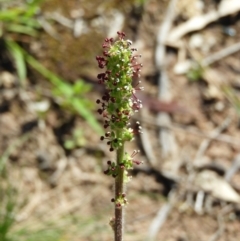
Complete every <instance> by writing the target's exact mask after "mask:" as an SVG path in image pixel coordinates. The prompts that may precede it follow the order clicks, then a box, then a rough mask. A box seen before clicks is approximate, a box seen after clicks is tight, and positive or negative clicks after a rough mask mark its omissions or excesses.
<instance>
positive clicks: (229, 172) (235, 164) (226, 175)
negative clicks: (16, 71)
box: [224, 154, 240, 182]
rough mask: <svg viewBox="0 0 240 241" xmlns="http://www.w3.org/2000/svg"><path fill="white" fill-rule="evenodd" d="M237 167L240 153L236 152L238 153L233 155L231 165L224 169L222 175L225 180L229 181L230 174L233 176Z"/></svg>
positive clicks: (238, 166) (239, 161) (238, 167)
mask: <svg viewBox="0 0 240 241" xmlns="http://www.w3.org/2000/svg"><path fill="white" fill-rule="evenodd" d="M239 169H240V154H238V155H237V156H236V157H235V159H234V161H233V163H232V165H231V167H230V168H229V169H228V170H227V171H226V173H225V176H224V178H225V180H227V181H228V182H230V180H231V178H232V176H233V175H234V174H235V173H236V172H237V171H238V170H239Z"/></svg>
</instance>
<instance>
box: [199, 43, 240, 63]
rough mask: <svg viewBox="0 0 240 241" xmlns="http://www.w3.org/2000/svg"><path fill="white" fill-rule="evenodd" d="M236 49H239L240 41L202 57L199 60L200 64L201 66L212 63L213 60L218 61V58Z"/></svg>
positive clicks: (232, 52)
mask: <svg viewBox="0 0 240 241" xmlns="http://www.w3.org/2000/svg"><path fill="white" fill-rule="evenodd" d="M238 51H240V42H239V43H235V44H233V45H231V46H228V47H226V48H224V49H222V50H220V51H218V52H216V53H213V54H211V55H209V56H208V57H206V58H204V59H203V60H202V61H201V65H202V66H203V67H206V66H209V65H210V64H213V63H214V62H216V61H219V60H221V59H223V58H225V57H227V56H229V55H231V54H234V53H236V52H238Z"/></svg>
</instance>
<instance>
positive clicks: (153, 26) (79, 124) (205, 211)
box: [0, 0, 240, 241]
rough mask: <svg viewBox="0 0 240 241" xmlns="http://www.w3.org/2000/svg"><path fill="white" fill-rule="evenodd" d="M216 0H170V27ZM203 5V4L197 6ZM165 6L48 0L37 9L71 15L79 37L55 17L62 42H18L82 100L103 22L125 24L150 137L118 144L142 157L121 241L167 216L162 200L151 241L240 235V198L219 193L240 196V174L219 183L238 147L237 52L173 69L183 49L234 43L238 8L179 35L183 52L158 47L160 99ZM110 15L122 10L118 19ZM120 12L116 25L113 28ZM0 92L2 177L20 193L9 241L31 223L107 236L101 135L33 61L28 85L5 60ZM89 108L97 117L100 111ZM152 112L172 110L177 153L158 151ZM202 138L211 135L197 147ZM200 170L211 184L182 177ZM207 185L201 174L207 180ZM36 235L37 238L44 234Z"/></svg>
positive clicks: (190, 55)
mask: <svg viewBox="0 0 240 241" xmlns="http://www.w3.org/2000/svg"><path fill="white" fill-rule="evenodd" d="M218 2H219V1H214V0H212V1H198V0H192V1H191V0H184V1H179V3H178V7H177V10H178V11H177V13H176V16H175V20H174V23H173V27H172V28H174V27H176V26H178V25H180V24H182V23H183V22H185V21H187V20H189V19H190V18H192V17H194V16H196V15H197V14H204V13H206V12H208V11H210V10H214V9H216V8H217V6H218V5H219V3H218ZM200 3H202V4H203V5H202V6H203V8H199V7H198V6H199V4H200ZM168 4H169V1H157V0H149V1H77V0H71V1H60V0H49V1H46V2H45V4H44V5H43V10H42V12H41V14H42V16H44V17H46V16H51V14H52V15H54V13H58V14H60V15H61V16H64V17H66V18H68V19H70V20H71V21H75V23H76V21H77V20H79V21H82V24H83V26H82V29H81V33H80V34H79V36H77V37H74V36H73V29H72V28H68V27H66V26H63V25H62V24H60V23H59V22H58V21H53V22H52V27H53V28H54V29H55V30H54V31H55V32H54V33H57V36H58V37H59V39H57V38H54V36H50V35H49V33H46V32H42V33H41V35H40V37H39V40H36V39H34V40H33V41H32V42H30V43H28V44H26V43H25V45H24V46H26V48H27V49H28V50H29V51H30V52H31V54H33V55H34V56H35V57H36V58H37V59H38V60H39V61H41V63H43V64H44V66H46V67H47V68H49V69H50V70H52V71H54V72H56V73H57V74H58V75H59V76H61V77H63V78H64V79H65V80H66V81H68V82H69V83H74V82H75V81H76V80H77V79H79V78H81V79H83V80H84V81H85V82H86V83H88V84H90V85H91V86H92V90H91V92H90V93H88V94H87V98H89V99H90V100H95V99H97V98H99V96H101V88H99V86H98V85H97V80H96V75H97V73H98V68H97V63H96V60H95V56H96V55H99V54H101V45H102V42H103V39H104V38H105V37H106V35H107V33H109V32H111V31H112V30H111V29H112V25H114V26H115V25H116V26H118V27H120V28H121V29H123V30H124V31H125V32H126V34H127V37H128V38H129V39H132V40H133V41H134V46H136V47H137V48H138V49H139V52H141V54H142V59H141V60H142V64H143V66H144V67H143V70H142V74H141V80H142V85H143V86H144V87H145V91H144V94H143V104H144V111H143V112H142V114H139V115H138V116H137V117H136V118H137V119H138V120H140V122H141V123H142V125H143V127H144V129H145V130H146V133H147V134H148V137H147V140H146V139H145V140H142V139H141V137H139V136H136V141H134V142H131V143H130V144H129V146H128V147H127V149H128V150H129V152H132V151H133V150H134V149H140V150H141V154H139V156H138V159H139V160H140V161H143V162H144V164H143V165H142V166H137V167H136V169H135V170H134V171H133V172H132V176H133V178H132V180H131V182H130V183H129V184H128V185H127V198H128V202H129V204H128V205H127V207H126V210H125V240H127V241H145V240H150V239H149V237H150V236H151V235H153V233H154V232H153V231H151V232H150V227H152V224H153V221H154V220H156V218H157V217H158V219H159V211H161V210H162V214H163V213H164V212H163V210H164V209H163V208H164V207H165V209H166V208H169V212H168V215H167V216H166V220H165V221H164V222H163V224H162V226H161V227H160V228H159V229H157V231H156V237H155V240H164V241H200V240H202V241H207V240H209V241H210V240H212V241H216V240H218V241H235V240H239V239H240V232H239V230H240V205H239V200H240V199H239V200H238V201H236V199H237V198H238V196H237V197H236V196H234V198H233V199H234V200H233V199H231V200H230V198H228V195H230V194H229V192H230V191H229V189H231V191H232V190H233V192H234V193H235V194H236V195H240V193H239V192H240V184H239V183H240V175H239V171H237V172H236V173H235V174H234V175H233V176H232V177H231V180H228V182H227V181H225V180H226V179H224V175H225V174H226V173H227V172H228V170H229V169H230V168H231V167H232V164H233V162H234V160H235V158H236V157H237V155H238V154H239V152H240V145H239V142H238V141H239V140H240V124H239V123H240V122H239V120H240V119H239V110H240V109H239V103H240V92H239V90H240V88H239V86H240V72H239V71H240V54H239V52H236V53H233V54H230V55H229V56H228V57H226V58H222V59H220V60H219V61H216V62H215V63H213V64H212V65H210V66H208V67H206V68H205V69H204V70H203V71H202V70H199V69H198V71H200V77H199V78H197V80H195V81H192V80H190V77H189V74H190V72H188V74H184V75H178V74H176V72H175V71H174V67H175V66H176V64H177V63H178V61H179V59H181V58H182V57H181V56H185V57H184V58H185V59H186V58H187V59H192V60H195V61H199V60H201V59H204V58H205V57H207V56H210V55H212V54H213V53H215V52H217V51H219V50H222V49H224V48H226V47H227V46H230V45H232V44H234V43H237V42H239V39H240V14H239V13H238V12H236V13H235V14H233V15H231V16H227V17H224V18H220V19H219V20H218V21H217V22H214V23H211V24H209V25H208V26H206V27H205V28H203V29H201V30H199V31H197V32H193V33H189V34H188V35H187V36H184V37H183V38H182V40H183V43H184V44H183V48H182V49H178V48H176V47H174V46H170V45H167V53H166V59H165V63H164V64H166V66H167V67H166V68H167V74H168V77H169V79H170V85H171V88H170V93H171V98H170V100H169V101H162V100H161V101H159V100H158V98H157V96H158V81H157V79H158V76H159V74H161V73H159V69H158V68H157V66H156V63H155V53H156V52H155V51H156V46H157V41H156V39H157V33H158V31H159V27H160V26H161V24H162V23H163V21H164V20H165V18H166V12H167V7H168ZM187 6H189V7H187ZM116 16H120V17H119V19H120V20H119V19H118V21H117V22H116V21H114V19H115V18H117V17H116ZM121 17H122V18H123V19H124V21H123V22H122V25H121V24H120V25H119V22H121ZM121 29H114V31H115V32H116V31H118V30H121ZM194 36H195V37H196V38H200V39H203V44H202V45H201V46H199V47H196V48H193V47H191V45H190V42H191V41H193V37H194ZM55 37H56V36H55ZM181 51H182V52H183V55H181V53H180V52H181ZM193 74H195V75H196V71H195V72H193ZM0 88H1V89H0V90H1V95H0V126H1V132H0V153H2V154H1V155H2V156H3V157H4V158H5V160H6V165H7V173H8V179H9V180H10V183H11V185H12V186H13V187H14V188H15V190H16V191H17V192H16V193H17V194H16V199H17V207H16V214H15V222H14V225H13V226H12V229H11V233H12V234H19V238H18V240H30V239H24V236H21V235H23V234H21V230H25V231H26V232H27V233H28V235H30V233H32V234H36V233H39V232H40V231H39V230H41V231H42V232H43V233H44V235H45V234H46V233H48V232H49V231H54V230H56V233H57V234H56V235H55V234H54V235H55V236H54V235H53V234H51V235H52V236H53V237H57V238H56V239H54V240H62V241H63V240H64V241H70V240H71V241H95V240H96V241H108V240H113V232H112V230H111V227H110V225H109V220H110V218H111V217H112V215H113V204H112V203H111V201H110V200H111V198H112V197H113V182H114V179H112V178H110V177H108V176H105V175H104V174H103V171H104V170H105V168H106V162H107V160H109V159H114V155H113V154H112V153H110V152H109V151H108V146H107V145H106V143H104V142H101V141H99V139H100V138H99V137H100V135H99V134H98V133H96V132H95V131H93V130H92V128H91V127H90V126H89V124H88V123H87V122H86V121H85V120H84V118H82V117H81V116H78V115H75V114H73V113H72V112H71V111H70V110H66V109H62V108H61V107H60V106H59V105H58V102H57V101H56V99H55V98H54V97H53V96H52V95H51V88H52V86H51V84H50V83H49V82H48V81H47V80H46V79H44V78H43V77H42V76H40V75H39V74H37V73H36V72H34V71H33V70H32V69H31V68H30V69H29V78H28V80H27V85H26V86H25V87H24V88H22V87H19V82H18V78H17V75H16V72H15V71H14V69H13V66H12V65H11V64H10V65H4V66H3V67H1V71H0ZM39 103H41V104H43V105H45V106H46V105H47V106H48V105H49V107H47V111H45V112H44V113H42V112H41V111H38V109H37V105H38V104H39ZM96 108H97V107H96ZM93 113H94V116H95V118H96V119H98V120H99V122H101V121H102V120H101V118H100V117H99V116H98V114H97V113H95V112H94V111H93ZM159 113H166V114H167V115H168V116H169V117H170V120H171V126H172V128H171V129H170V130H169V131H171V133H173V135H174V137H175V140H176V144H177V158H175V159H174V158H173V157H172V156H171V155H170V156H163V143H161V140H160V138H159V129H160V130H161V129H165V128H161V126H158V124H157V121H156V119H157V115H158V114H159ZM228 119H229V122H228V123H227V124H226V126H225V128H223V129H222V130H221V131H219V133H218V134H216V136H215V137H214V138H213V137H212V136H213V132H214V131H215V132H216V129H217V130H218V129H219V126H221V125H222V124H223V123H225V122H226V120H228ZM160 125H163V124H161V123H160ZM77 130H80V134H79V135H78V136H77V138H78V141H79V140H80V142H78V143H77V144H76V145H75V146H74V147H73V148H72V149H71V150H69V149H66V147H65V146H64V143H65V142H66V140H69V139H71V140H73V139H74V133H75V134H76V131H77ZM209 137H210V138H209ZM208 141H209V142H208ZM144 142H148V143H150V145H151V147H152V148H153V149H152V150H151V154H152V155H153V156H154V158H155V160H156V162H155V163H152V162H151V158H150V157H149V154H148V153H147V151H146V150H145V145H144ZM203 142H205V143H206V142H208V143H207V144H206V149H205V150H203V151H201V149H200V148H202V143H203ZM199 153H200V154H199ZM175 154H176V153H175ZM197 155H198V156H197ZM196 156H197V158H196ZM173 159H174V160H173ZM2 160H3V158H2V159H1V161H2ZM172 170H175V171H172ZM204 171H210V172H211V173H214V177H215V174H216V176H217V178H215V179H214V180H217V181H216V182H217V184H216V185H215V188H214V189H211V188H210V189H206V186H203V181H202V182H201V184H200V185H197V184H194V183H195V182H194V181H190V179H191V178H193V179H194V180H195V179H196V178H197V177H198V174H199V173H203V172H204ZM191 180H192V179H191ZM219 180H221V182H220V181H219ZM224 181H225V182H224ZM223 182H224V184H222V183H223ZM222 185H225V186H227V188H228V189H223V188H222ZM210 186H211V182H210V181H209V182H207V187H210ZM225 186H224V187H225ZM219 192H220V194H219ZM201 193H203V194H204V200H203V203H202V206H201V209H200V210H199V209H197V208H196V206H197V202H199V198H200V195H201ZM222 193H224V194H223V195H222V196H221V194H222ZM209 203H210V204H209ZM22 233H23V232H22ZM44 235H43V236H42V239H41V238H39V237H38V239H35V240H48V239H47V236H46V237H45V236H44ZM51 235H50V236H49V237H51ZM40 236H41V235H40ZM33 237H34V236H33ZM49 240H53V239H49Z"/></svg>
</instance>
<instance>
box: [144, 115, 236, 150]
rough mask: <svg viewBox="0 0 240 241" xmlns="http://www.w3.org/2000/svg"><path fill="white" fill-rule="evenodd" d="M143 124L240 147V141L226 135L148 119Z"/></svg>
mask: <svg viewBox="0 0 240 241" xmlns="http://www.w3.org/2000/svg"><path fill="white" fill-rule="evenodd" d="M142 122H145V123H147V124H149V125H151V126H156V127H159V128H165V129H167V130H174V131H182V132H187V133H188V134H192V135H196V136H199V137H202V138H208V139H209V140H215V141H220V142H225V143H227V144H231V145H233V146H236V147H239V143H240V139H239V138H236V137H233V136H230V135H226V134H219V135H218V136H211V135H210V134H208V133H204V132H201V131H200V130H193V129H191V128H186V127H185V126H181V125H177V124H172V125H165V124H158V123H156V122H155V121H151V120H149V119H147V118H142Z"/></svg>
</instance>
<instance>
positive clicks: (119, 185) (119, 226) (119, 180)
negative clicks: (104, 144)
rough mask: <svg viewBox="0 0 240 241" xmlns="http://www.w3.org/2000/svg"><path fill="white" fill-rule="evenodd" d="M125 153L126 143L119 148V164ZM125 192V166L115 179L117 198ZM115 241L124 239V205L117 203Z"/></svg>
mask: <svg viewBox="0 0 240 241" xmlns="http://www.w3.org/2000/svg"><path fill="white" fill-rule="evenodd" d="M123 155H124V144H123V145H122V146H121V147H120V148H118V150H117V165H119V164H121V163H122V161H123ZM123 193H124V168H123V169H121V170H120V171H119V173H118V176H117V177H116V179H115V200H117V199H118V198H119V196H120V195H122V194H123ZM114 233H115V241H122V240H123V206H121V207H118V206H117V205H115V230H114Z"/></svg>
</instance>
